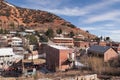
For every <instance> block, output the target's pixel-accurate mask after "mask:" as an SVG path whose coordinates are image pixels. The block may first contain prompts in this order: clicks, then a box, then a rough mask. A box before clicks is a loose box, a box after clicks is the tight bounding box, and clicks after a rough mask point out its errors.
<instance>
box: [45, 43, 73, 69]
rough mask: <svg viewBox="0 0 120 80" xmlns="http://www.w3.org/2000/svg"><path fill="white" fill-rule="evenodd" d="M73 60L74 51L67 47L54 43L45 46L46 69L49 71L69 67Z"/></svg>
mask: <svg viewBox="0 0 120 80" xmlns="http://www.w3.org/2000/svg"><path fill="white" fill-rule="evenodd" d="M73 60H74V53H72V50H70V49H69V48H66V47H63V46H56V45H48V47H47V48H46V64H47V69H49V70H51V71H59V70H66V69H69V68H70V65H71V64H72V61H73Z"/></svg>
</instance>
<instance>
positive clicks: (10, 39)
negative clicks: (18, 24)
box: [8, 37, 23, 47]
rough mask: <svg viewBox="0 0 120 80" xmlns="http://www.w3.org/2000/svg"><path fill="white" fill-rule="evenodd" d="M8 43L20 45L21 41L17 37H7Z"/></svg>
mask: <svg viewBox="0 0 120 80" xmlns="http://www.w3.org/2000/svg"><path fill="white" fill-rule="evenodd" d="M8 45H11V46H12V47H22V46H23V41H22V39H21V38H19V37H12V38H9V39H8Z"/></svg>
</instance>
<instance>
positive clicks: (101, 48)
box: [88, 45, 111, 54]
mask: <svg viewBox="0 0 120 80" xmlns="http://www.w3.org/2000/svg"><path fill="white" fill-rule="evenodd" d="M110 48H111V47H109V46H98V45H94V46H91V47H90V48H89V49H88V50H89V51H94V52H100V53H103V54H104V53H105V52H106V51H107V50H108V49H110Z"/></svg>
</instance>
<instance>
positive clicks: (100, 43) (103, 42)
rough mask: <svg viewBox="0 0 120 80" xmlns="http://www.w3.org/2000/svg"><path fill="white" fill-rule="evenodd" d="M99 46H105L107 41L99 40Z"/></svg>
mask: <svg viewBox="0 0 120 80" xmlns="http://www.w3.org/2000/svg"><path fill="white" fill-rule="evenodd" d="M99 46H107V43H106V42H105V41H100V42H99Z"/></svg>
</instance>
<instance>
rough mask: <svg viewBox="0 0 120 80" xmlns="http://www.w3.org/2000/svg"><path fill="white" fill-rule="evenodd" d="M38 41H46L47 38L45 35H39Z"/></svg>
mask: <svg viewBox="0 0 120 80" xmlns="http://www.w3.org/2000/svg"><path fill="white" fill-rule="evenodd" d="M39 41H40V42H48V38H47V36H44V35H43V36H40V38H39Z"/></svg>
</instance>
